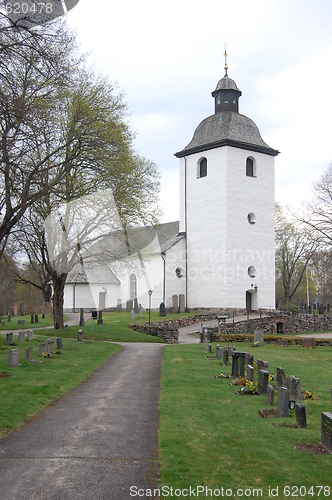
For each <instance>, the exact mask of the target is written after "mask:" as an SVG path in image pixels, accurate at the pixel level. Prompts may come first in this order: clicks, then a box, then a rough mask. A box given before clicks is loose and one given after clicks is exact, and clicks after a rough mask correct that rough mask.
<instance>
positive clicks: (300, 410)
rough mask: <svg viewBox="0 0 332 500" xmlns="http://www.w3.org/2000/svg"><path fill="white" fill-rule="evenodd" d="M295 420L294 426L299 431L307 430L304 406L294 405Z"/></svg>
mask: <svg viewBox="0 0 332 500" xmlns="http://www.w3.org/2000/svg"><path fill="white" fill-rule="evenodd" d="M295 418H296V425H297V426H298V427H299V428H300V429H306V428H307V417H306V412H305V405H302V404H299V403H296V404H295Z"/></svg>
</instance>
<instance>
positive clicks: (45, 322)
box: [0, 314, 53, 331]
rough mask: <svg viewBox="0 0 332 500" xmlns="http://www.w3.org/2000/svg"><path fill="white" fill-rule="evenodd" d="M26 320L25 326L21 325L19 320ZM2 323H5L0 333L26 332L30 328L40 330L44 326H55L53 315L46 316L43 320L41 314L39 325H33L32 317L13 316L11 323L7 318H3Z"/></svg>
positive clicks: (0, 328)
mask: <svg viewBox="0 0 332 500" xmlns="http://www.w3.org/2000/svg"><path fill="white" fill-rule="evenodd" d="M22 319H24V320H25V325H24V326H22V325H19V324H18V320H22ZM2 321H4V322H5V324H4V326H0V331H1V330H2V331H3V330H9V331H11V330H13V331H14V330H25V329H29V328H40V327H43V326H50V325H53V316H52V314H45V318H42V315H41V314H38V323H31V315H30V314H28V315H26V316H12V318H11V321H10V322H8V320H7V316H2Z"/></svg>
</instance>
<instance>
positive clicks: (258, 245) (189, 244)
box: [64, 64, 279, 311]
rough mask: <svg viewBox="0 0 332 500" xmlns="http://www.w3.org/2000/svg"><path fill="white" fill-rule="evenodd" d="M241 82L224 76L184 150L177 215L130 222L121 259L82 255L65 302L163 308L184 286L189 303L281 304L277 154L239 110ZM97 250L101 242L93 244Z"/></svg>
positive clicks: (70, 305)
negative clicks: (153, 222)
mask: <svg viewBox="0 0 332 500" xmlns="http://www.w3.org/2000/svg"><path fill="white" fill-rule="evenodd" d="M241 95H242V92H241V91H240V90H239V89H238V87H237V85H236V83H235V82H234V80H232V79H231V78H229V77H228V74H227V64H226V66H225V76H224V77H223V78H222V79H221V80H220V81H219V82H218V84H217V87H216V89H215V90H214V91H213V92H212V97H213V99H214V101H215V112H214V114H213V115H211V116H209V117H207V118H205V119H204V120H203V121H202V122H201V123H200V124H199V125H198V127H197V128H196V130H195V132H194V135H193V138H192V140H191V141H190V143H189V144H188V145H187V146H186V147H185V148H183V149H182V150H181V151H179V152H177V153H176V154H175V156H176V157H177V158H179V161H180V214H179V221H177V222H172V223H167V224H161V225H160V226H158V227H143V228H133V230H132V231H131V232H130V234H129V235H128V234H126V238H127V239H128V241H129V243H128V242H127V243H128V245H127V246H128V248H130V251H129V252H127V253H126V255H124V256H123V258H119V259H117V260H114V259H113V260H112V261H109V262H108V261H107V260H105V259H102V260H101V261H100V262H97V263H95V264H90V265H89V264H84V262H85V260H84V259H83V260H82V263H81V264H79V265H77V266H76V267H75V268H74V269H73V270H72V271H71V272H70V273H69V274H68V278H67V282H66V286H65V298H64V308H65V309H67V310H75V309H78V308H80V307H83V308H85V309H92V308H97V309H98V308H99V309H112V308H116V307H117V306H118V307H119V306H120V305H121V306H122V307H123V308H125V307H126V304H127V301H128V300H130V301H133V300H135V299H137V303H138V304H141V305H142V307H144V308H147V307H149V304H150V305H151V307H152V308H153V309H157V308H158V307H159V305H160V303H164V304H165V306H166V308H170V307H172V297H173V295H177V296H180V295H182V300H184V302H185V307H186V309H187V310H193V309H225V308H227V309H233V308H234V309H247V310H249V311H250V310H257V309H260V308H262V309H274V308H275V242H274V227H275V226H274V209H275V196H274V184H275V181H274V158H275V156H277V155H278V153H279V152H278V151H277V150H275V149H272V148H271V147H269V146H268V145H267V144H266V143H265V142H264V141H263V139H262V138H261V135H260V132H259V130H258V128H257V126H256V125H255V123H254V122H253V121H252V120H251V119H250V118H247V117H246V116H244V115H242V114H240V113H239V99H240V97H241ZM95 251H96V252H98V249H97V248H96V249H95Z"/></svg>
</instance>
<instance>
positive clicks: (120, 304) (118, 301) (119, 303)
mask: <svg viewBox="0 0 332 500" xmlns="http://www.w3.org/2000/svg"><path fill="white" fill-rule="evenodd" d="M116 312H118V313H120V312H122V300H121V299H118V300H117V302H116Z"/></svg>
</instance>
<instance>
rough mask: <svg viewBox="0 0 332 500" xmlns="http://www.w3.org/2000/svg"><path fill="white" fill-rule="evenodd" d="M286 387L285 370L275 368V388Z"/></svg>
mask: <svg viewBox="0 0 332 500" xmlns="http://www.w3.org/2000/svg"><path fill="white" fill-rule="evenodd" d="M285 385H286V369H285V368H282V367H281V366H277V387H278V389H279V387H283V386H285Z"/></svg>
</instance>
